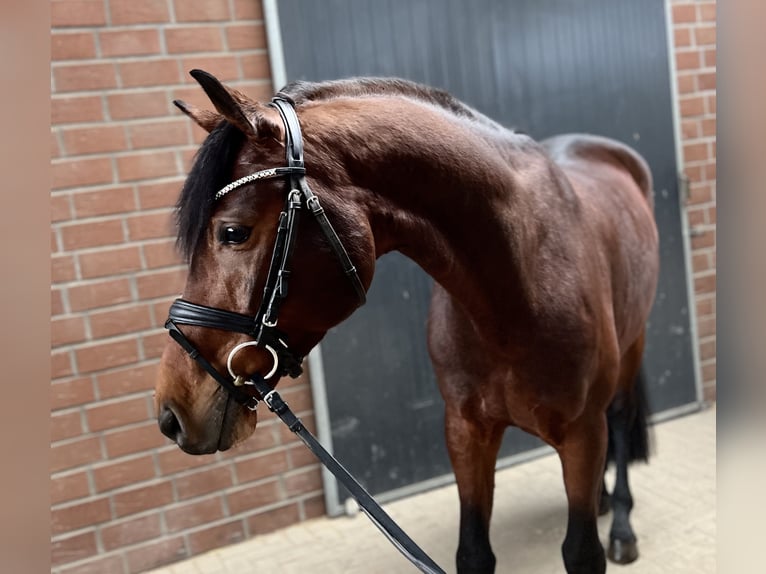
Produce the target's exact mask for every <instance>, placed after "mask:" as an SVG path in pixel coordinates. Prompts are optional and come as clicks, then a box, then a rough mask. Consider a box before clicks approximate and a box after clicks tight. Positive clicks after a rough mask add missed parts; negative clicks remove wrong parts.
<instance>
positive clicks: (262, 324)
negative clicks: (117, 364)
mask: <svg viewBox="0 0 766 574" xmlns="http://www.w3.org/2000/svg"><path fill="white" fill-rule="evenodd" d="M271 105H272V106H274V107H275V108H276V109H277V110H278V111H279V114H280V116H281V118H282V122H283V123H284V125H285V140H286V141H285V148H286V157H287V166H286V167H277V168H272V169H267V170H263V171H259V172H256V173H253V174H251V175H248V176H246V177H243V178H240V179H238V180H237V181H235V182H232V183H230V184H229V185H227V186H226V187H224V188H223V189H221V190H220V191H218V192H217V193H216V194H215V198H214V199H215V200H218V199H221V198H222V197H223V196H225V195H226V194H227V193H229V192H231V191H233V190H235V189H237V188H239V187H241V186H243V185H247V184H249V183H251V182H254V181H257V180H261V179H273V178H280V177H283V178H286V180H287V184H288V194H287V199H286V200H285V208H284V210H283V211H282V212H281V213H280V215H279V224H278V226H277V238H276V241H275V244H274V251H273V253H272V256H271V264H270V266H269V271H268V275H267V276H266V286H265V287H264V291H263V299H262V300H261V304H260V307H259V309H258V312H257V313H256V315H255V316H250V315H244V314H241V313H234V312H232V311H227V310H224V309H217V308H214V307H207V306H205V305H199V304H197V303H192V302H190V301H185V300H184V299H176V300H175V301H174V302H173V304H172V305H171V306H170V311H169V313H168V320H167V321H166V322H165V328H166V329H168V332H169V334H170V336H171V337H172V338H173V339H174V340H175V341H176V342H177V343H178V344H179V345H180V346H181V347H182V348H183V349H184V351H186V352H187V353H188V354H189V356H190V357H191V358H192V359H194V360H195V361H197V363H198V364H199V365H200V366H201V367H202V368H203V369H204V370H205V371H207V373H208V374H209V375H210V376H211V377H213V379H214V380H215V381H216V382H218V384H219V385H221V387H222V388H224V389H225V390H226V391H227V392H228V393H229V394H230V396H231V398H232V399H234V400H235V401H236V402H238V403H239V404H241V405H243V406H245V407H247V408H249V409H251V410H255V408H256V407H257V405H258V401H259V399H261V400H263V402H265V403H266V405H267V406H268V407H269V410H271V411H272V412H274V413H276V415H277V416H278V417H279V418H280V419H281V420H282V421H283V422H284V423H285V424H286V425H287V426H288V427H289V429H290V430H291V431H292V432H294V433H296V434H297V435H298V436H299V437H300V439H301V440H302V441H303V442H304V443H305V444H306V446H307V447H308V448H309V450H311V452H313V453H314V455H315V456H316V457H317V458H318V459H319V460H320V462H322V464H324V465H325V466H326V467H327V468H328V469H329V470H330V471H331V472H332V473H333V474H334V475H335V477H336V478H337V479H338V480H339V481H340V482H341V483H342V484H343V485H344V486H345V487H346V488H347V489H348V491H349V492H350V493H351V495H352V496H353V497H354V498H355V499H356V501H357V502H358V503H359V506H360V507H361V509H362V510H363V511H364V513H365V514H366V515H367V516H368V517H369V518H370V520H372V522H373V523H374V524H375V525H376V526H377V527H378V528H379V529H380V530H381V532H383V534H385V535H386V537H387V538H388V539H389V541H391V543H392V544H393V545H394V546H395V547H396V548H397V549H398V550H399V551H400V552H401V553H402V554H404V556H406V557H407V559H409V560H410V562H412V563H413V564H414V565H415V566H416V567H417V568H418V569H419V570H420V571H421V572H426V573H429V574H444V571H443V570H442V569H441V568H440V567H439V566H438V565H437V564H436V563H435V562H434V561H433V560H432V559H431V558H430V557H429V556H428V555H427V554H426V553H425V552H423V550H421V549H420V547H419V546H418V545H417V544H415V542H414V541H413V540H412V539H411V538H410V537H409V536H407V534H406V533H405V532H404V531H403V530H402V529H401V528H399V526H398V525H397V524H396V523H395V522H394V521H393V520H391V518H390V517H389V516H388V514H386V512H385V511H384V510H383V509H382V508H381V507H380V506H379V505H378V504H377V503H376V502H375V500H374V499H373V498H372V496H370V494H369V493H368V492H367V491H366V490H365V489H364V487H362V485H360V484H359V483H358V482H357V481H356V479H354V477H353V476H351V474H349V472H348V471H347V470H346V469H345V468H343V466H342V465H341V464H340V463H339V462H338V461H337V460H336V459H335V458H334V457H333V456H332V455H331V454H330V453H328V452H327V451H326V450H325V448H324V447H323V446H322V445H321V444H320V443H319V441H318V440H317V439H316V438H315V437H314V435H312V434H311V433H310V432H309V431H308V430H307V429H306V427H304V426H303V423H302V422H301V420H300V419H299V418H298V417H297V416H295V414H294V413H293V412H292V411H291V410H290V407H289V406H288V405H287V403H285V402H284V401H283V400H282V398H281V397H280V396H279V393H278V392H277V391H276V390H275V389H274V388H273V386H272V385H271V384H270V383H268V382H267V379H270V378H272V377H274V376H276V377H277V378H279V377H281V376H285V375H288V376H290V377H297V376H298V375H300V374H301V372H302V371H303V369H302V367H301V363H302V362H303V357H302V356H300V355H298V354H297V353H295V352H294V351H293V350H292V349H290V347H289V345H288V344H287V342H286V336H285V335H284V334H283V333H281V332H279V331H278V330H277V328H276V327H277V323H278V320H279V307H280V305H281V303H282V302H283V301H284V299H285V298H286V297H287V288H288V280H289V277H290V266H289V264H290V258H291V255H292V252H293V247H294V245H295V237H296V235H297V231H298V221H299V213H300V210H301V209H303V208H306V209H308V210H309V212H310V213H311V214H312V215H313V216H314V218H315V219H316V221H317V222H318V223H319V227H320V229H321V230H322V233H323V234H324V236H325V238H326V239H327V242H328V243H329V244H330V247H331V248H332V250H333V252H334V253H335V255H336V257H337V258H338V261H339V262H340V264H341V266H342V267H343V271H344V273H345V275H346V277H348V279H349V281H350V282H351V285H352V287H353V288H354V291H355V292H356V294H357V297H358V298H359V304H360V305H363V304H364V302H365V300H366V296H365V290H364V286H363V285H362V282H361V280H360V279H359V275H358V273H357V271H356V268H355V267H354V265H353V263H352V262H351V259H350V258H349V256H348V253H347V251H346V249H345V247H344V246H343V243H342V242H341V240H340V238H339V237H338V234H337V233H336V232H335V230H334V229H333V227H332V225H331V224H330V222H329V220H328V219H327V215H326V214H325V212H324V209H323V208H322V206H321V205H320V203H319V199H317V197H316V195H314V193H313V192H312V191H311V189H310V188H309V187H308V184H307V183H306V178H305V169H304V166H303V140H302V137H301V130H300V124H299V123H298V116H297V115H296V113H295V110H294V108H293V105H292V102H290V101H289V100H287V99H285V98H283V97H280V96H276V97H275V98H274V99H273V100H272V103H271ZM178 325H192V326H197V327H207V328H211V329H220V330H224V331H231V332H235V333H242V334H245V335H247V336H249V337H251V338H252V339H253V340H252V341H249V342H246V343H241V344H240V345H237V346H236V347H234V348H233V349H232V351H231V352H230V353H229V358H228V361H227V368H228V370H229V375H230V376H227V375H226V374H225V373H221V372H220V371H219V370H218V369H216V368H215V367H214V366H213V365H212V364H211V363H210V361H208V360H207V359H206V358H205V357H204V356H203V355H202V354H201V353H200V352H199V351H198V350H197V349H196V348H195V347H194V345H193V344H192V343H191V341H189V340H188V339H187V338H186V336H185V335H184V334H183V332H182V331H181V329H180V328H179V327H178ZM246 346H256V347H260V348H263V349H266V350H267V351H268V352H269V353H270V354H271V356H272V359H273V361H274V365H273V367H272V369H271V371H270V372H269V373H267V374H265V375H262V374H261V373H252V374H248V376H247V377H243V376H241V375H235V374H234V372H233V370H232V366H231V361H232V358H233V357H234V355H235V354H236V353H237V351H238V350H240V349H241V348H243V347H246ZM246 386H247V387H250V388H253V389H254V390H255V391H256V395H254V394H250V393H248V392H245V391H244V388H245V387H246Z"/></svg>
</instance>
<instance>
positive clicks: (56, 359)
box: [51, 351, 74, 379]
mask: <svg viewBox="0 0 766 574" xmlns="http://www.w3.org/2000/svg"><path fill="white" fill-rule="evenodd" d="M73 373H74V370H73V369H72V358H71V354H70V353H69V351H54V352H53V353H51V377H52V378H54V379H57V378H60V377H68V376H69V375H71V374H73Z"/></svg>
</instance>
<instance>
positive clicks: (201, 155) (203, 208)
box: [175, 121, 245, 261]
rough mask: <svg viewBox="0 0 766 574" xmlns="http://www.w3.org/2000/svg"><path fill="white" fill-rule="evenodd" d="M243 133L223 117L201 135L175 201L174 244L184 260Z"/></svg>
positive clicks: (207, 216)
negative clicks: (212, 128)
mask: <svg viewBox="0 0 766 574" xmlns="http://www.w3.org/2000/svg"><path fill="white" fill-rule="evenodd" d="M244 140H245V136H244V134H242V132H241V131H239V130H238V129H237V128H236V127H234V126H233V125H231V124H230V123H229V122H227V121H223V122H221V123H220V124H219V125H218V126H217V127H216V128H215V129H214V130H213V131H212V132H210V135H208V137H207V138H206V139H205V141H204V142H203V144H202V146H201V147H200V149H199V150H198V151H197V154H196V156H195V158H194V163H193V165H192V168H191V171H190V172H189V175H188V176H187V178H186V182H185V183H184V186H183V188H182V190H181V194H180V196H179V198H178V202H177V203H176V211H175V221H176V228H177V237H176V245H177V247H178V249H179V251H180V252H181V253H182V255H183V256H184V257H185V258H186V260H187V261H189V260H191V256H192V253H193V252H194V249H195V248H196V247H197V244H198V243H199V240H200V238H201V237H202V236H203V234H204V231H205V229H206V228H207V225H208V223H209V221H210V217H211V215H212V212H213V195H214V194H215V193H216V192H217V191H218V190H219V189H221V188H222V187H223V186H225V185H226V184H227V183H229V180H230V178H231V173H232V170H233V168H234V162H235V160H236V158H237V155H238V153H239V152H240V150H241V148H242V144H243V142H244Z"/></svg>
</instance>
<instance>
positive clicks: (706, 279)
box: [694, 273, 716, 294]
mask: <svg viewBox="0 0 766 574" xmlns="http://www.w3.org/2000/svg"><path fill="white" fill-rule="evenodd" d="M715 287H716V275H715V273H713V274H711V275H703V276H702V277H695V278H694V293H695V294H700V293H715Z"/></svg>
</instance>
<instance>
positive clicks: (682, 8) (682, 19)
mask: <svg viewBox="0 0 766 574" xmlns="http://www.w3.org/2000/svg"><path fill="white" fill-rule="evenodd" d="M696 21H697V8H696V6H695V5H694V4H674V5H673V23H675V24H682V23H689V22H696Z"/></svg>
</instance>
